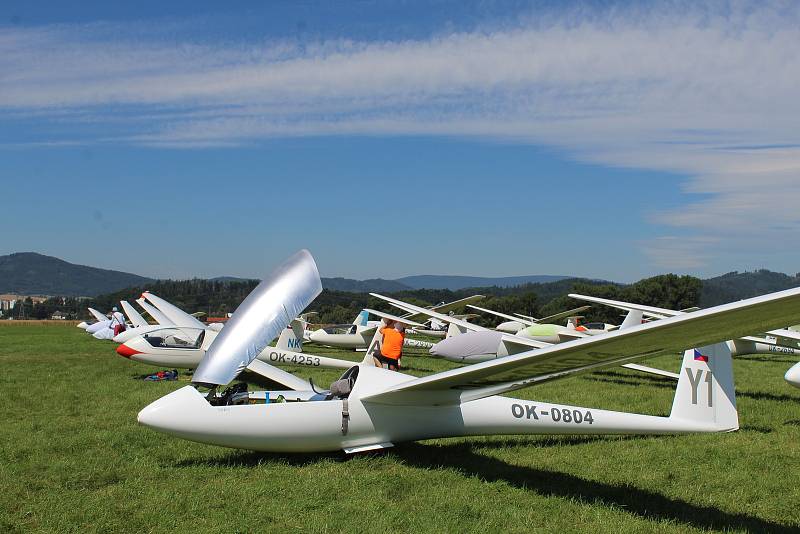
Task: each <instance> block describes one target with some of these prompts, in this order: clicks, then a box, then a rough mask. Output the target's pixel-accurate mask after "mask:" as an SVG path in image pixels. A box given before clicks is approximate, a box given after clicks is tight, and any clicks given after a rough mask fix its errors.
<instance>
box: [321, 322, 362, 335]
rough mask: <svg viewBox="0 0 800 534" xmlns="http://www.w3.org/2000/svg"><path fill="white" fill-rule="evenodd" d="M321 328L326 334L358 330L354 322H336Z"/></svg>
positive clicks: (352, 332)
mask: <svg viewBox="0 0 800 534" xmlns="http://www.w3.org/2000/svg"><path fill="white" fill-rule="evenodd" d="M322 330H324V331H325V333H326V334H355V333H357V332H358V326H356V325H354V324H338V325H333V326H327V327H325V328H323V329H322Z"/></svg>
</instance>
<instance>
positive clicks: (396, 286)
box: [0, 252, 568, 297]
mask: <svg viewBox="0 0 800 534" xmlns="http://www.w3.org/2000/svg"><path fill="white" fill-rule="evenodd" d="M565 278H568V277H566V276H541V275H532V276H509V277H502V278H488V277H479V276H440V275H421V276H406V277H405V278H400V279H397V280H385V279H383V278H371V279H369V280H353V279H351V278H341V277H337V278H323V279H322V286H323V287H324V288H325V289H330V290H334V291H348V292H353V293H368V292H371V291H376V292H386V293H391V292H396V291H407V290H412V289H450V290H458V289H463V288H467V287H489V286H498V287H511V286H516V285H520V284H527V283H538V282H552V281H556V280H563V279H565ZM211 280H212V281H215V282H237V281H245V280H247V279H246V278H238V277H235V276H219V277H217V278H212V279H211ZM148 282H153V279H152V278H147V277H144V276H138V275H135V274H131V273H125V272H121V271H112V270H109V269H98V268H96V267H89V266H86V265H77V264H74V263H69V262H66V261H64V260H61V259H58V258H54V257H52V256H45V255H43V254H37V253H36V252H17V253H14V254H9V255H7V256H0V293H18V294H22V295H53V296H65V297H78V296H85V297H93V296H96V295H101V294H105V293H112V292H114V291H118V290H120V289H124V288H127V287H133V286H143V285H146V284H147V283H148Z"/></svg>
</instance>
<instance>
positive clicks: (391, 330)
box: [372, 319, 406, 371]
mask: <svg viewBox="0 0 800 534" xmlns="http://www.w3.org/2000/svg"><path fill="white" fill-rule="evenodd" d="M384 322H386V325H385V326H384V327H383V328H381V330H380V332H381V334H383V340H382V341H381V351H380V353H379V354H373V355H372V358H373V359H374V360H375V367H383V366H384V365H385V366H386V368H388V369H389V370H390V371H398V370H399V369H400V358H401V357H402V356H403V341H404V340H405V337H406V329H405V327H404V326H403V325H402V324H401V323H399V322H396V321H387V320H385V319H384Z"/></svg>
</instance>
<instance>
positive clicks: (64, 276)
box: [0, 252, 152, 297]
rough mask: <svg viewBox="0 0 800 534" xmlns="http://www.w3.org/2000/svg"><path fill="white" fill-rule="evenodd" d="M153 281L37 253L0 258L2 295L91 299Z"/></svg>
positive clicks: (9, 255) (0, 289)
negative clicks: (85, 297) (14, 294)
mask: <svg viewBox="0 0 800 534" xmlns="http://www.w3.org/2000/svg"><path fill="white" fill-rule="evenodd" d="M151 281H152V280H151V279H150V278H145V277H144V276H138V275H135V274H131V273H124V272H121V271H112V270H109V269H98V268H97V267H89V266H87V265H77V264H74V263H69V262H66V261H64V260H60V259H58V258H54V257H52V256H45V255H43V254H37V253H36V252H17V253H14V254H8V255H7V256H0V293H17V294H21V295H59V296H69V297H76V296H87V297H91V296H94V295H99V294H101V293H108V292H110V291H117V290H119V289H122V288H124V287H131V286H135V285H142V284H147V283H150V282H151Z"/></svg>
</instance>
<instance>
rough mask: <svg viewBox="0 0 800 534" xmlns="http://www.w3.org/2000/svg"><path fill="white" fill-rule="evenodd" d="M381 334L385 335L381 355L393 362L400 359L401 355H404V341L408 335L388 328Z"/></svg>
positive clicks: (383, 329)
mask: <svg viewBox="0 0 800 534" xmlns="http://www.w3.org/2000/svg"><path fill="white" fill-rule="evenodd" d="M381 334H383V343H381V354H383V355H384V356H386V357H387V358H391V359H393V360H397V359H399V358H400V354H402V353H403V339H405V337H406V335H405V334H401V333H400V332H398V331H397V330H395V329H394V328H389V327H388V326H384V327H383V328H381Z"/></svg>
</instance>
